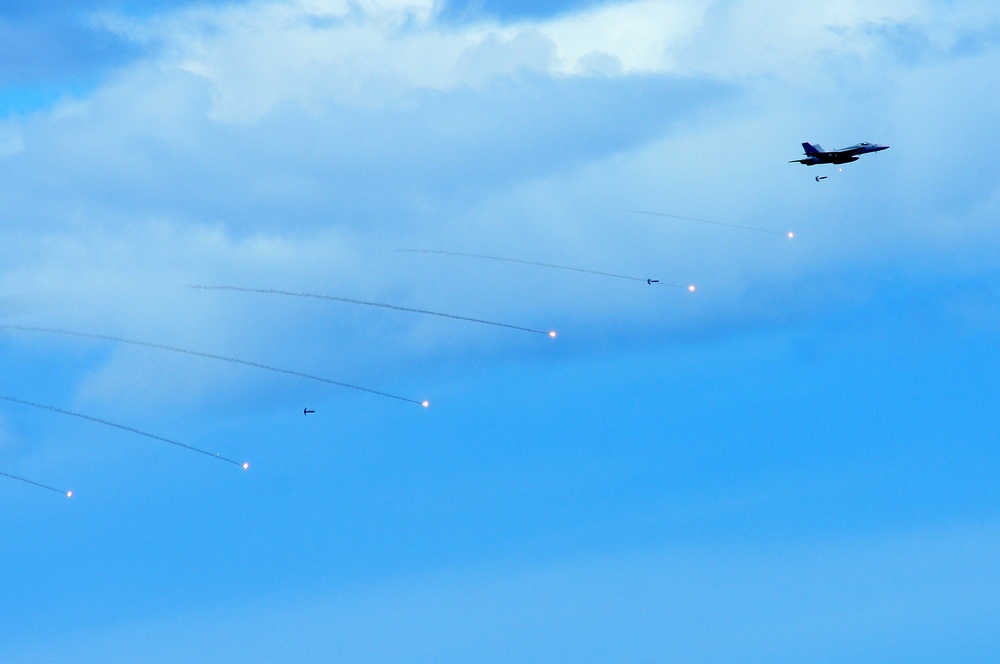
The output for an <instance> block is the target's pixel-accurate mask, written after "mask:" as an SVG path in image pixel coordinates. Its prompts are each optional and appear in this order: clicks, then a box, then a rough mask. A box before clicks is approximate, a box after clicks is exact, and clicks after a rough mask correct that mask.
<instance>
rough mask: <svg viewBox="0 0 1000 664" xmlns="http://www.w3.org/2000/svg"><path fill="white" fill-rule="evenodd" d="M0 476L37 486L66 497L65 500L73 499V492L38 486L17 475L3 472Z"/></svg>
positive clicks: (44, 485) (36, 483)
mask: <svg viewBox="0 0 1000 664" xmlns="http://www.w3.org/2000/svg"><path fill="white" fill-rule="evenodd" d="M0 475H3V476H4V477H9V478H10V479H12V480H17V481H18V482H24V483H25V484H31V485H33V486H37V487H40V488H42V489H48V490H49V491H55V492H56V493H59V494H62V495H64V496H66V497H67V498H72V497H73V492H72V491H63V490H62V489H57V488H55V487H51V486H48V485H47V484H40V483H38V482H34V481H32V480H28V479H25V478H23V477H18V476H17V475H11V474H10V473H5V472H2V471H0Z"/></svg>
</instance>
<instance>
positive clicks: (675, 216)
mask: <svg viewBox="0 0 1000 664" xmlns="http://www.w3.org/2000/svg"><path fill="white" fill-rule="evenodd" d="M628 211H629V212H631V213H633V214H648V215H652V216H654V217H668V218H670V219H681V220H683V221H697V222H700V223H703V224H715V225H716V226H728V227H729V228H742V229H743V230H746V231H757V232H758V233H770V234H772V235H784V236H786V237H788V238H789V239H791V238H794V237H795V234H794V233H792V232H791V231H789V232H788V233H784V232H782V231H775V230H771V229H770V228H757V227H756V226H741V225H739V224H727V223H726V222H724V221H712V220H711V219H700V218H698V217H682V216H681V215H679V214H667V213H666V212H650V211H648V210H628Z"/></svg>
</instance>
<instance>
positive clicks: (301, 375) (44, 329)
mask: <svg viewBox="0 0 1000 664" xmlns="http://www.w3.org/2000/svg"><path fill="white" fill-rule="evenodd" d="M0 329H7V330H21V331H23V332H47V333H49V334H64V335H66V336H71V337H83V338H84V339H101V340H103V341H114V342H117V343H123V344H131V345H133V346H145V347H146V348H156V349H158V350H165V351H169V352H171V353H183V354H184V355H193V356H194V357H204V358H207V359H210V360H220V361H222V362H231V363H233V364H242V365H244V366H248V367H254V368H257V369H264V370H265V371H273V372H275V373H281V374H287V375H289V376H298V377H299V378H308V379H309V380H315V381H319V382H321V383H327V384H328V385H337V386H339V387H346V388H349V389H352V390H359V391H361V392H367V393H369V394H375V395H378V396H380V397H386V398H388V399H396V400H398V401H406V402H408V403H415V404H417V405H418V406H423V407H424V408H426V407H427V406H428V405H429V404H428V403H427V402H426V401H417V400H416V399H408V398H406V397H401V396H397V395H395V394H389V393H388V392H379V391H378V390H372V389H369V388H367V387H359V386H357V385H351V384H350V383H342V382H340V381H337V380H331V379H329V378H323V377H322V376H313V375H311V374H307V373H302V372H301V371H292V370H291V369H282V368H280V367H272V366H269V365H267V364H260V363H258V362H250V361H248V360H241V359H239V358H236V357H225V356H223V355H213V354H212V353H202V352H201V351H197V350H188V349H186V348H177V347H175V346H166V345H164V344H153V343H149V342H146V341H136V340H135V339H126V338H124V337H112V336H107V335H103V334H87V333H86V332H73V331H71V330H56V329H52V328H48V327H27V326H24V325H0Z"/></svg>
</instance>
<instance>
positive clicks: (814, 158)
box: [788, 143, 889, 166]
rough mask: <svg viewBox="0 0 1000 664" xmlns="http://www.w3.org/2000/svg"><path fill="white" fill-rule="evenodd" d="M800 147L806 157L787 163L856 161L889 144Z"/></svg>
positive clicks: (809, 164) (808, 145) (883, 148)
mask: <svg viewBox="0 0 1000 664" xmlns="http://www.w3.org/2000/svg"><path fill="white" fill-rule="evenodd" d="M802 149H803V150H805V151H806V158H805V159H792V160H791V161H789V162H788V163H789V164H794V163H799V164H805V165H806V166H815V165H816V164H846V163H848V162H852V161H857V160H858V157H859V156H860V155H863V154H868V153H869V152H878V151H880V150H888V149H889V146H888V145H877V144H875V143H858V144H857V145H852V146H851V147H849V148H842V149H840V150H831V151H829V152H825V151H824V150H823V148H821V147H820V146H818V145H811V144H809V143H803V144H802Z"/></svg>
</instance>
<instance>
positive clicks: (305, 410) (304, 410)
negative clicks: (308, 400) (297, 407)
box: [302, 408, 316, 415]
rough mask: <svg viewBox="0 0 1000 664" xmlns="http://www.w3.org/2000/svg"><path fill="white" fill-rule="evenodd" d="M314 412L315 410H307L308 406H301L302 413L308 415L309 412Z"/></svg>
mask: <svg viewBox="0 0 1000 664" xmlns="http://www.w3.org/2000/svg"><path fill="white" fill-rule="evenodd" d="M315 412H316V411H315V410H309V409H308V408H303V409H302V414H303V415H308V414H309V413H315Z"/></svg>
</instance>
